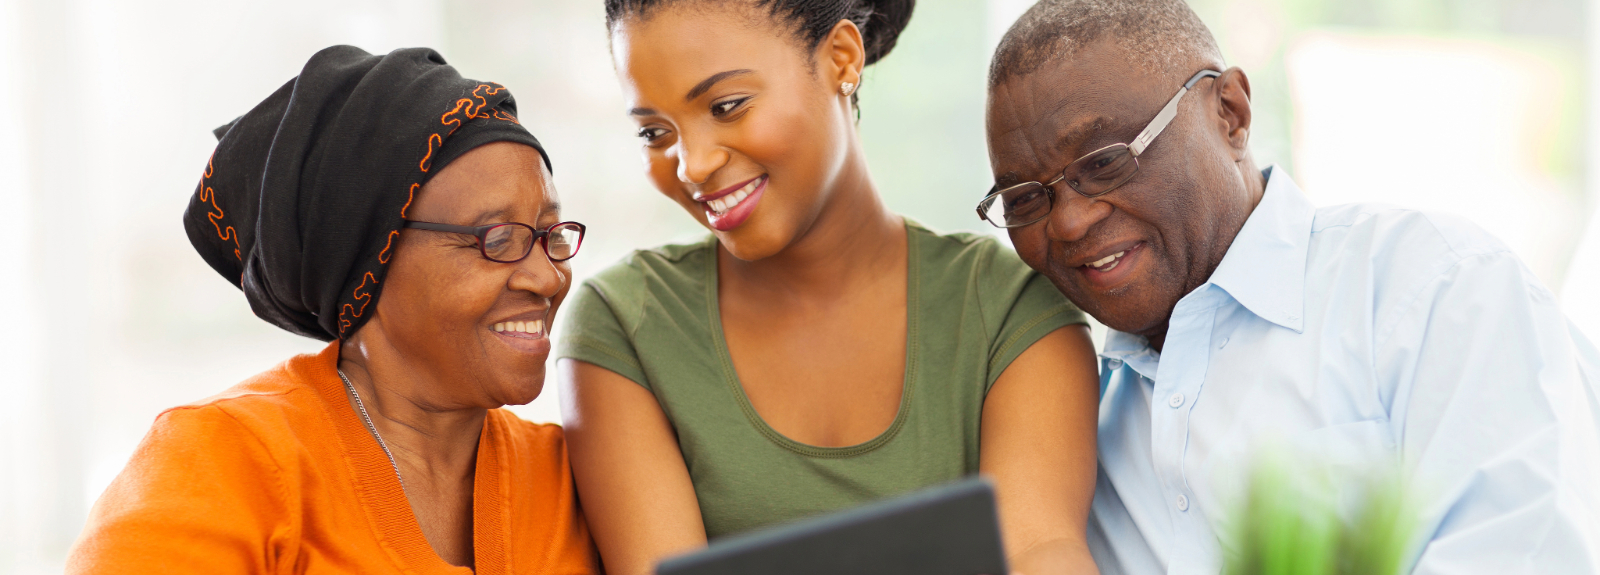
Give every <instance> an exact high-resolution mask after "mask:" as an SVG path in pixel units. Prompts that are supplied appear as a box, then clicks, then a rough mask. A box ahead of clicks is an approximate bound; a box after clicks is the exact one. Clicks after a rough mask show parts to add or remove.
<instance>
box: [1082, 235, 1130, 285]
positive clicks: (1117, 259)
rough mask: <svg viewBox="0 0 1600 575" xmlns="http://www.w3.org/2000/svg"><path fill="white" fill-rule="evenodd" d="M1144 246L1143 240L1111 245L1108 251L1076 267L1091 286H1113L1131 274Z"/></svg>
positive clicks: (1125, 279) (1122, 281)
mask: <svg viewBox="0 0 1600 575" xmlns="http://www.w3.org/2000/svg"><path fill="white" fill-rule="evenodd" d="M1144 247H1145V244H1144V242H1129V243H1126V244H1122V245H1118V246H1113V247H1111V248H1108V249H1107V252H1109V253H1105V254H1104V255H1102V256H1100V257H1099V258H1098V259H1094V260H1091V261H1089V262H1086V263H1084V264H1082V265H1079V266H1077V268H1076V269H1077V270H1078V272H1079V273H1081V274H1083V278H1084V279H1085V280H1087V281H1088V283H1089V285H1091V286H1093V287H1096V288H1100V289H1107V288H1111V287H1115V286H1117V285H1120V284H1122V283H1124V282H1125V281H1127V279H1128V278H1129V277H1130V276H1132V274H1133V267H1134V266H1135V265H1137V264H1138V261H1139V259H1140V256H1142V255H1144ZM1112 250H1115V251H1112Z"/></svg>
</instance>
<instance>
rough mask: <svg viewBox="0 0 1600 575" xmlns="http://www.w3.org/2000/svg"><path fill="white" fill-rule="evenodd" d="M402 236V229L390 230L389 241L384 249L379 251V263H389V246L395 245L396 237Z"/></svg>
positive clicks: (384, 245)
mask: <svg viewBox="0 0 1600 575" xmlns="http://www.w3.org/2000/svg"><path fill="white" fill-rule="evenodd" d="M397 237H400V230H395V231H392V232H389V242H388V243H385V244H383V251H381V252H378V263H380V264H386V263H389V248H392V247H394V239H395V238H397Z"/></svg>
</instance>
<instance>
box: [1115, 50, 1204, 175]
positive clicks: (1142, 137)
mask: <svg viewBox="0 0 1600 575" xmlns="http://www.w3.org/2000/svg"><path fill="white" fill-rule="evenodd" d="M1221 75H1222V72H1218V71H1216V70H1201V71H1200V72H1199V73H1197V74H1195V75H1194V76H1193V77H1190V78H1189V81H1188V82H1184V83H1183V88H1182V89H1179V90H1178V94H1177V95H1175V96H1173V97H1172V99H1171V100H1168V101H1167V105H1166V106H1165V107H1163V108H1161V113H1159V114H1156V118H1155V119H1154V120H1150V125H1148V126H1145V127H1144V131H1143V132H1139V137H1137V138H1134V139H1133V143H1131V144H1128V150H1129V151H1132V152H1133V155H1134V157H1138V156H1139V154H1142V153H1144V149H1145V148H1146V147H1149V146H1150V142H1152V141H1154V140H1155V139H1156V136H1159V135H1161V131H1162V130H1165V129H1167V124H1170V123H1172V119H1173V118H1174V117H1177V115H1178V102H1180V101H1182V100H1183V95H1184V94H1187V93H1189V88H1193V87H1194V84H1195V82H1199V81H1200V79H1202V78H1208V77H1209V78H1216V77H1218V76H1221Z"/></svg>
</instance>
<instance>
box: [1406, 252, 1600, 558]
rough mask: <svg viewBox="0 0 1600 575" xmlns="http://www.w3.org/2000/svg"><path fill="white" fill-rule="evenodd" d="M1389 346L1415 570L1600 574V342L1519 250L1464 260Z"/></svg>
mask: <svg viewBox="0 0 1600 575" xmlns="http://www.w3.org/2000/svg"><path fill="white" fill-rule="evenodd" d="M1423 293H1424V295H1422V296H1421V297H1418V298H1416V302H1415V303H1413V304H1411V305H1410V306H1409V307H1408V308H1407V309H1406V310H1405V311H1404V314H1403V315H1402V316H1400V318H1399V319H1398V321H1397V322H1396V323H1395V325H1396V327H1395V329H1394V331H1393V335H1390V336H1388V337H1387V338H1385V339H1384V340H1382V341H1381V342H1380V345H1379V347H1378V348H1377V349H1378V362H1379V365H1378V368H1379V371H1378V373H1380V374H1382V377H1385V378H1388V379H1389V381H1388V382H1386V383H1388V385H1391V386H1393V389H1394V390H1395V392H1394V397H1393V402H1394V404H1393V407H1392V415H1391V417H1392V421H1393V423H1392V425H1393V426H1394V427H1393V432H1394V437H1395V438H1396V440H1397V441H1398V442H1399V444H1400V448H1401V453H1402V455H1403V462H1404V465H1405V469H1406V471H1407V473H1408V475H1409V478H1410V480H1411V486H1412V489H1411V493H1412V495H1414V496H1418V497H1420V499H1419V500H1418V501H1417V502H1416V503H1419V504H1420V507H1419V509H1420V517H1419V519H1420V521H1419V523H1418V527H1419V530H1418V531H1419V532H1418V534H1417V535H1418V538H1417V545H1416V546H1415V547H1413V548H1412V549H1414V551H1413V555H1412V558H1413V559H1414V560H1415V561H1416V563H1415V571H1414V572H1415V573H1418V574H1423V573H1427V574H1433V573H1506V574H1512V573H1527V574H1533V573H1592V572H1597V571H1600V530H1597V528H1600V525H1597V518H1596V517H1597V510H1600V489H1597V488H1596V486H1600V463H1597V462H1600V427H1597V425H1596V419H1597V417H1600V400H1597V391H1600V390H1597V389H1596V384H1597V383H1600V382H1597V380H1596V376H1597V375H1600V373H1596V369H1597V368H1600V358H1597V357H1596V356H1597V354H1596V353H1595V351H1594V348H1593V347H1592V346H1591V345H1590V344H1589V343H1588V342H1586V341H1584V340H1583V337H1582V336H1581V335H1575V333H1576V332H1575V331H1573V330H1572V329H1571V327H1570V325H1569V323H1568V322H1567V321H1566V318H1565V317H1564V316H1563V315H1562V313H1561V311H1560V309H1559V308H1558V307H1557V306H1556V304H1555V299H1554V296H1553V295H1552V294H1550V292H1549V291H1548V290H1545V289H1544V288H1543V287H1540V286H1539V285H1538V283H1537V280H1535V279H1534V278H1533V277H1532V274H1531V273H1530V272H1528V271H1527V270H1526V269H1525V268H1523V267H1522V265H1521V264H1520V263H1519V262H1518V261H1517V260H1516V258H1515V257H1513V256H1511V255H1510V254H1509V253H1505V252H1501V253H1492V254H1482V255H1475V256H1470V257H1467V258H1464V259H1463V260H1461V261H1460V262H1458V263H1457V264H1456V265H1455V267H1453V268H1451V269H1450V270H1447V271H1446V272H1445V273H1443V274H1441V275H1440V276H1439V277H1437V278H1435V279H1434V281H1433V283H1432V284H1431V285H1429V286H1428V287H1427V289H1426V291H1424V292H1423Z"/></svg>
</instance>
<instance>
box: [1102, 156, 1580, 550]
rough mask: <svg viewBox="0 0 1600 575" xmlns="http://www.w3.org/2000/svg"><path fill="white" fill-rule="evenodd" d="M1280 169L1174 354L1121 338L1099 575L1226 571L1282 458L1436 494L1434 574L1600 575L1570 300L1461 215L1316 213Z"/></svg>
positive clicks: (1107, 412) (1113, 367)
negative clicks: (1241, 525)
mask: <svg viewBox="0 0 1600 575" xmlns="http://www.w3.org/2000/svg"><path fill="white" fill-rule="evenodd" d="M1265 173H1266V174H1267V175H1268V181H1267V187H1266V192H1265V194H1264V195H1263V197H1262V199H1261V203H1260V204H1259V205H1257V206H1256V209H1255V211H1254V212H1253V213H1251V215H1250V218H1249V219H1248V220H1247V221H1246V223H1245V225H1244V228H1243V229H1241V230H1240V231H1239V235H1238V237H1237V238H1235V239H1234V241H1233V244H1232V246H1231V247H1229V249H1228V253H1227V255H1226V256H1224V258H1223V260H1222V263H1221V264H1220V265H1219V266H1218V267H1217V270H1216V272H1215V273H1213V274H1212V276H1211V279H1210V281H1208V282H1206V283H1205V284H1204V285H1201V286H1200V287H1199V288H1197V289H1195V290H1194V291H1193V292H1191V293H1189V294H1188V295H1186V296H1184V297H1183V299H1181V300H1179V301H1178V304H1177V306H1176V307H1175V308H1174V309H1173V311H1172V319H1171V322H1170V326H1169V327H1168V329H1167V336H1166V340H1165V344H1164V346H1163V349H1162V350H1161V351H1160V352H1157V351H1155V350H1154V349H1152V348H1151V347H1150V346H1149V345H1148V344H1147V343H1146V341H1145V339H1144V338H1142V337H1139V336H1134V335H1130V334H1125V333H1120V332H1117V331H1115V330H1112V331H1111V332H1110V334H1109V335H1108V336H1107V339H1106V344H1105V351H1104V353H1102V354H1101V369H1100V371H1101V387H1102V390H1101V403H1100V429H1099V434H1100V435H1099V448H1100V475H1099V480H1098V482H1097V484H1096V489H1095V499H1094V505H1093V511H1092V513H1091V516H1090V521H1089V543H1090V548H1091V550H1092V552H1093V553H1094V556H1095V560H1096V562H1097V563H1098V564H1099V565H1100V568H1101V572H1102V573H1105V574H1107V575H1115V574H1119V573H1135V574H1146V573H1171V574H1186V573H1206V574H1212V573H1217V572H1218V571H1219V570H1220V569H1221V566H1222V562H1223V554H1222V552H1221V551H1220V549H1221V548H1222V547H1221V546H1222V545H1223V544H1224V543H1219V539H1218V538H1219V536H1222V535H1225V533H1226V528H1225V527H1224V526H1226V525H1228V524H1229V519H1230V518H1229V517H1228V515H1229V513H1230V512H1233V511H1234V510H1235V509H1237V506H1236V505H1234V503H1235V502H1236V501H1237V497H1238V495H1239V493H1240V492H1241V491H1242V490H1243V486H1244V485H1245V484H1246V483H1247V481H1248V479H1249V471H1250V464H1251V462H1252V461H1253V459H1252V458H1254V457H1256V456H1257V454H1259V453H1262V450H1263V449H1264V448H1272V449H1278V450H1282V451H1287V452H1290V454H1291V455H1298V456H1300V457H1304V458H1308V459H1310V460H1314V461H1316V462H1318V463H1319V464H1320V465H1325V466H1329V467H1331V468H1335V469H1337V468H1340V467H1341V466H1346V467H1348V468H1349V469H1359V468H1362V467H1363V466H1365V467H1371V466H1372V465H1373V464H1377V465H1387V466H1389V467H1390V469H1393V470H1395V471H1396V472H1397V473H1399V474H1400V475H1401V476H1402V477H1403V478H1404V479H1405V480H1406V481H1407V482H1408V484H1409V485H1410V487H1411V488H1412V490H1413V494H1414V496H1419V499H1418V500H1417V504H1418V505H1419V509H1420V511H1419V513H1420V515H1421V517H1420V520H1421V528H1420V534H1419V537H1418V538H1417V540H1416V541H1415V544H1414V545H1413V546H1412V549H1411V551H1410V554H1409V558H1408V561H1409V564H1411V565H1413V566H1414V573H1419V574H1444V573H1451V574H1456V573H1486V574H1487V573H1493V574H1511V573H1529V574H1556V573H1561V574H1567V573H1574V574H1576V573H1600V424H1597V418H1600V352H1597V351H1596V350H1595V348H1594V346H1593V345H1592V344H1591V343H1590V342H1589V341H1588V340H1587V339H1585V338H1584V336H1583V335H1582V334H1581V333H1580V332H1578V331H1577V328H1575V327H1573V326H1572V324H1571V323H1570V322H1569V321H1567V319H1566V317H1565V316H1564V315H1562V313H1561V310H1560V309H1559V308H1558V307H1557V303H1556V299H1555V297H1554V296H1553V295H1552V294H1551V293H1550V291H1549V290H1547V289H1545V287H1544V286H1543V285H1541V284H1540V282H1539V280H1538V279H1536V278H1535V277H1534V276H1533V274H1532V273H1531V272H1530V271H1528V269H1527V268H1526V267H1525V266H1523V265H1522V264H1521V262H1520V261H1519V260H1518V259H1517V258H1516V256H1515V255H1513V254H1512V253H1511V252H1510V250H1508V249H1507V248H1506V247H1505V246H1504V245H1502V244H1501V243H1500V242H1499V241H1497V240H1495V239H1494V238H1493V237H1491V236H1490V235H1489V234H1487V233H1485V232H1484V231H1482V230H1481V229H1479V228H1477V227H1476V226H1474V225H1472V224H1470V223H1467V222H1465V221H1463V220H1461V219H1458V218H1454V217H1450V216H1445V215H1440V214H1434V213H1428V212H1419V211H1415V210H1405V209H1398V208H1393V207H1388V206H1380V205H1370V204H1368V205H1360V204H1358V205H1344V206H1336V207H1329V208H1321V209H1318V208H1316V207H1314V206H1313V205H1312V204H1311V203H1310V201H1309V200H1307V198H1306V196H1305V194H1304V193H1303V192H1301V191H1300V189H1299V188H1298V187H1297V186H1296V185H1295V183H1294V182H1293V181H1292V180H1290V179H1289V177H1288V175H1287V174H1285V173H1284V172H1283V170H1282V169H1280V168H1268V169H1267V170H1266V172H1265ZM1507 201H1511V200H1510V199H1509V198H1508V200H1507ZM1583 297H1600V294H1589V295H1587V296H1583ZM1334 495H1335V496H1337V495H1338V494H1334Z"/></svg>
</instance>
